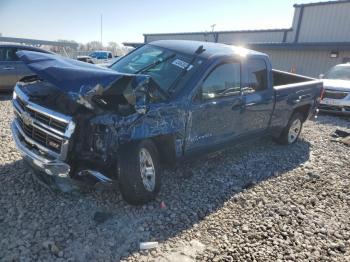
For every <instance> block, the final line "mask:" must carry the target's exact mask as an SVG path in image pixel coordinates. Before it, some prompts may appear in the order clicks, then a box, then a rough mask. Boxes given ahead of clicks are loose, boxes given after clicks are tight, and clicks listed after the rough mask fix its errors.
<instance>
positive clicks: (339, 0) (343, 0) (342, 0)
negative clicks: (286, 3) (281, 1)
mask: <svg viewBox="0 0 350 262" xmlns="http://www.w3.org/2000/svg"><path fill="white" fill-rule="evenodd" d="M344 3H350V0H335V1H326V2H315V3H308V4H294V5H293V7H308V6H317V5H332V4H344Z"/></svg>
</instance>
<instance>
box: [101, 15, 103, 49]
mask: <svg viewBox="0 0 350 262" xmlns="http://www.w3.org/2000/svg"><path fill="white" fill-rule="evenodd" d="M101 46H102V47H103V44H102V14H101Z"/></svg>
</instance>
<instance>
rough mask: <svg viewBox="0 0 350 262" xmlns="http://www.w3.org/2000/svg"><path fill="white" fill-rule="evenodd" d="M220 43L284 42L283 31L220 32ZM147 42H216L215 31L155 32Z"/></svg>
mask: <svg viewBox="0 0 350 262" xmlns="http://www.w3.org/2000/svg"><path fill="white" fill-rule="evenodd" d="M218 34H219V37H218V42H219V43H230V44H231V43H236V44H244V43H248V42H249V43H260V42H265V43H269V42H282V40H283V34H284V32H283V31H275V32H243V33H242V32H219V33H218ZM146 37H147V39H146V41H147V42H152V41H156V40H198V41H210V42H215V37H214V33H203V34H202V33H196V34H190V33H186V34H181V33H179V34H159V35H157V34H154V35H147V36H146Z"/></svg>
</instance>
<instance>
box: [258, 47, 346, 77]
mask: <svg viewBox="0 0 350 262" xmlns="http://www.w3.org/2000/svg"><path fill="white" fill-rule="evenodd" d="M259 51H261V52H264V53H266V54H268V55H269V57H270V59H271V63H272V66H273V68H275V69H280V70H284V71H289V72H291V71H292V68H293V67H294V69H295V70H296V73H298V74H302V75H307V76H311V77H318V76H319V75H320V74H323V73H325V72H326V71H328V69H329V68H331V67H332V66H334V65H337V64H341V63H342V62H343V58H350V51H343V52H339V57H338V58H330V51H313V50H303V51H301V50H259Z"/></svg>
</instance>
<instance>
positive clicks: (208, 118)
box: [185, 61, 242, 154]
mask: <svg viewBox="0 0 350 262" xmlns="http://www.w3.org/2000/svg"><path fill="white" fill-rule="evenodd" d="M241 105H242V97H241V65H240V63H239V62H234V61H230V62H227V63H222V64H219V65H218V66H216V67H215V68H214V69H213V70H211V72H210V73H209V74H208V75H207V76H206V78H205V79H204V80H203V82H202V83H201V85H200V87H199V90H198V91H197V95H196V96H195V98H194V101H192V104H191V106H190V110H189V124H188V128H187V137H186V146H185V151H186V152H185V153H186V154H190V153H195V152H198V151H200V150H202V149H207V148H209V147H215V146H218V145H220V144H223V143H226V142H227V141H230V140H232V139H233V138H234V137H236V136H237V135H238V133H239V115H240V107H241Z"/></svg>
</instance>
